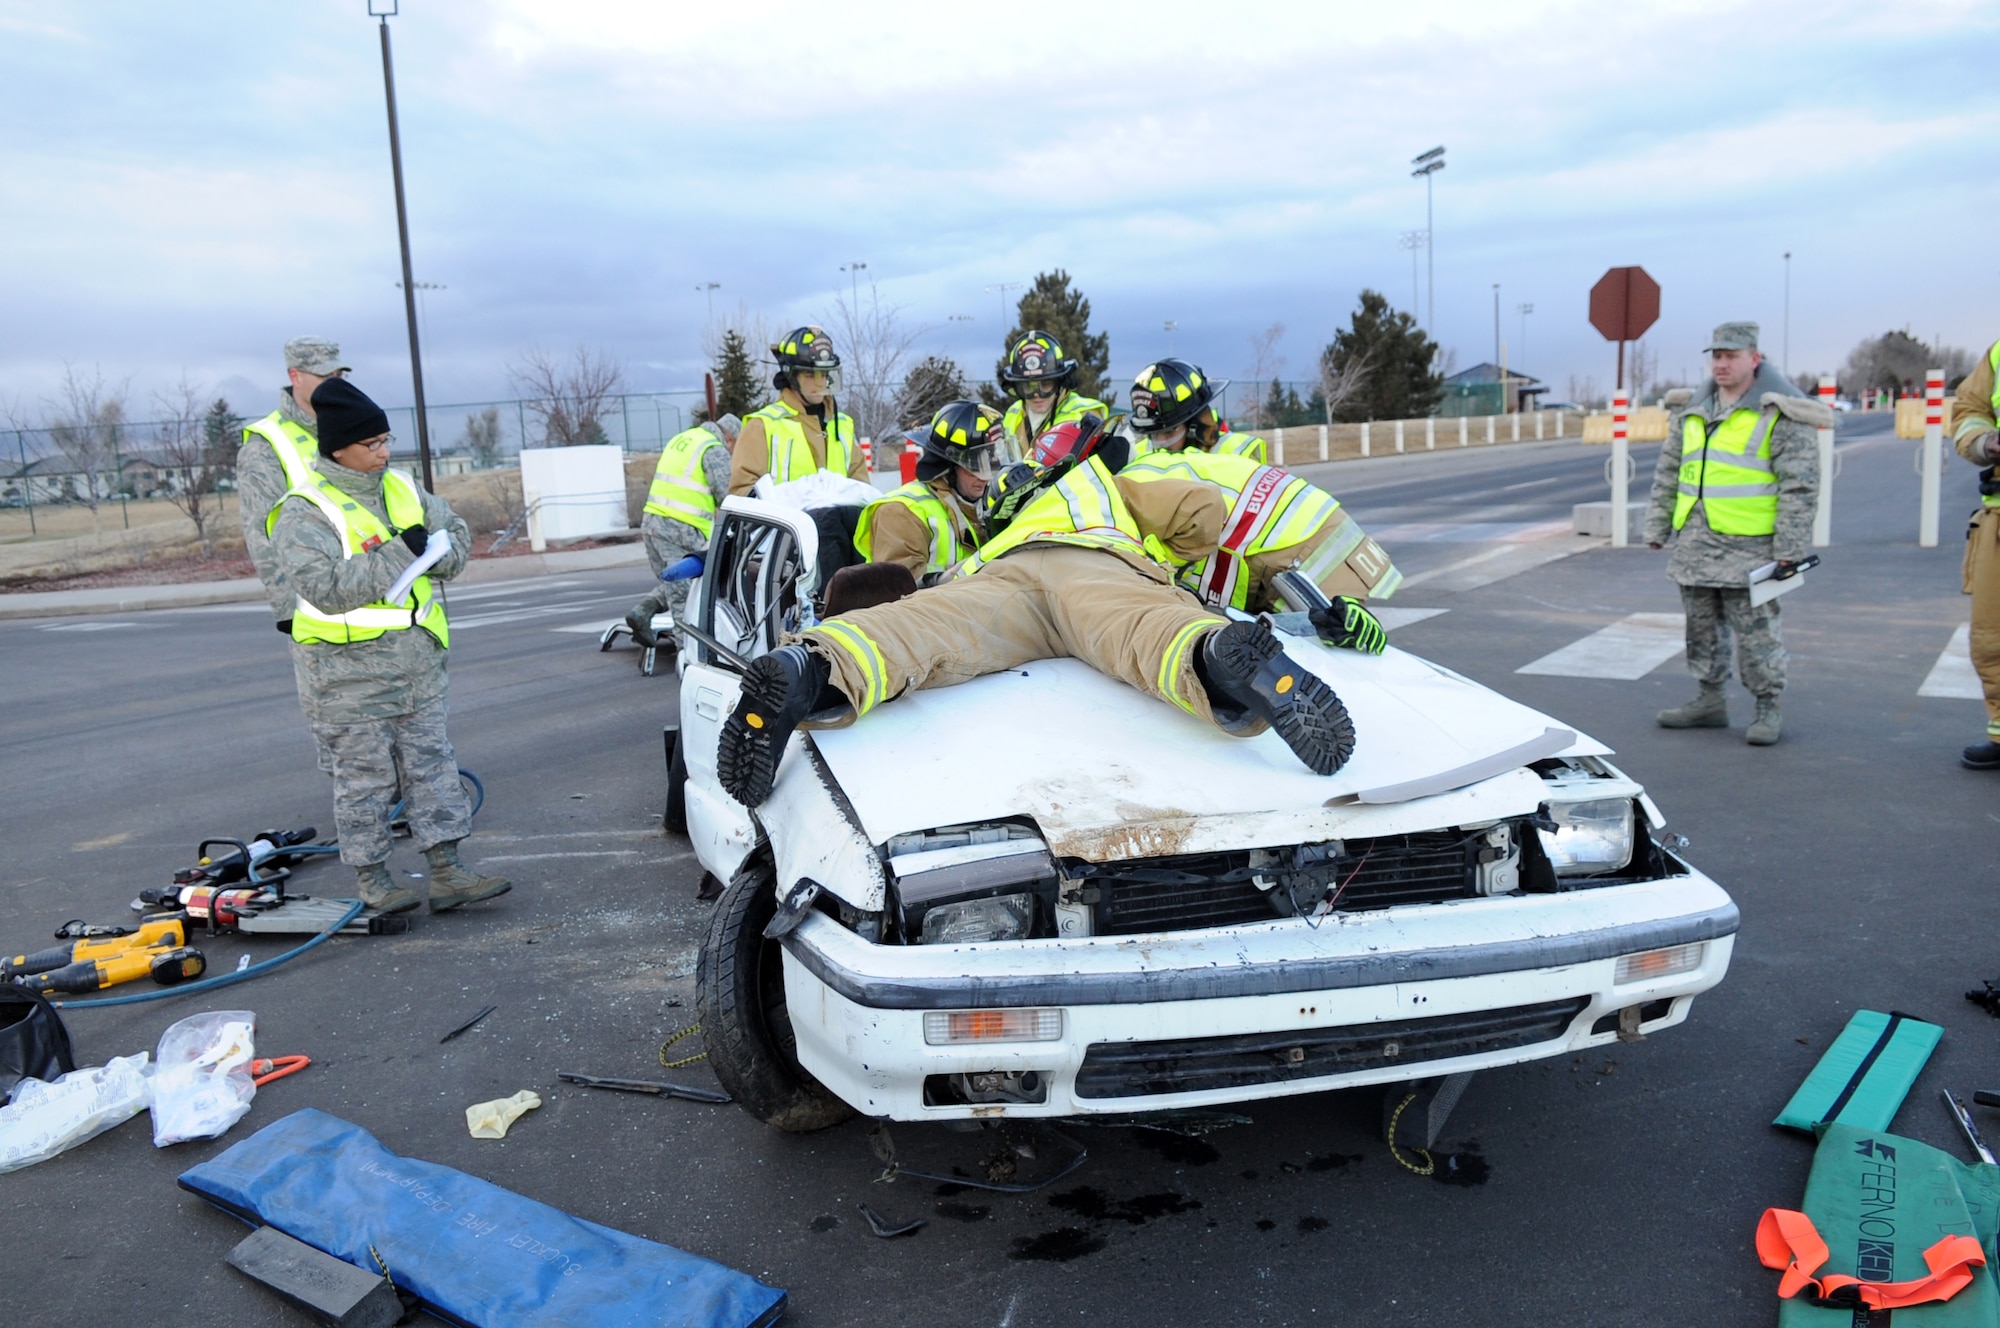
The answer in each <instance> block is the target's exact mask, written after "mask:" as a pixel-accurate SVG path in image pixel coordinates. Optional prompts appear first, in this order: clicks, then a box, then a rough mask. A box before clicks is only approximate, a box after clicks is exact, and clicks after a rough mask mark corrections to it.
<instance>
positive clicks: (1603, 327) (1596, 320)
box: [1590, 267, 1660, 549]
mask: <svg viewBox="0 0 2000 1328" xmlns="http://www.w3.org/2000/svg"><path fill="white" fill-rule="evenodd" d="M1659 317H1660V283H1659V282H1657V281H1654V280H1653V278H1652V277H1651V276H1650V275H1648V274H1647V272H1646V269H1645V268H1643V267H1614V268H1612V269H1611V270H1610V271H1609V272H1606V273H1605V274H1604V275H1603V276H1601V277H1599V278H1598V279H1597V284H1596V285H1595V286H1592V287H1591V288H1590V325H1591V326H1592V327H1594V328H1596V329H1597V330H1598V332H1599V333H1600V334H1602V336H1603V337H1604V339H1605V340H1606V341H1615V342H1617V343H1618V382H1617V384H1616V385H1615V388H1614V392H1615V395H1614V396H1613V398H1612V401H1613V405H1612V425H1611V547H1612V548H1614V549H1622V548H1624V547H1625V546H1626V545H1627V544H1628V543H1630V542H1631V541H1630V532H1629V530H1628V526H1629V524H1630V522H1629V518H1628V513H1629V512H1630V510H1631V495H1632V449H1631V441H1630V440H1629V439H1628V438H1627V436H1626V419H1627V413H1626V412H1627V409H1628V408H1627V404H1626V403H1627V400H1628V398H1627V397H1626V395H1625V343H1626V342H1628V341H1637V340H1638V339H1639V338H1640V337H1642V336H1644V335H1645V334H1646V329H1647V328H1649V327H1651V326H1652V325H1653V324H1654V323H1655V322H1657V321H1658V320H1659Z"/></svg>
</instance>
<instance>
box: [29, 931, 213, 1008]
mask: <svg viewBox="0 0 2000 1328" xmlns="http://www.w3.org/2000/svg"><path fill="white" fill-rule="evenodd" d="M207 969H208V960H207V959H206V958H205V957H204V956H203V955H202V953H201V951H200V950H197V949H195V948H194V947H193V946H191V945H189V944H187V930H186V928H185V927H184V925H183V924H182V922H181V919H180V918H178V917H169V918H152V919H148V920H147V921H145V922H142V923H140V924H139V930H138V931H136V932H133V933H131V934H130V935H126V936H101V937H89V938H86V939H84V940H79V941H71V942H70V943H69V944H67V945H57V946H52V947H50V948H49V949H47V950H38V951H36V952H35V953H34V954H23V955H14V956H12V957H10V958H7V959H0V981H5V982H14V983H18V984H19V985H21V986H23V987H28V988H30V989H32V990H34V991H40V992H67V993H71V994H78V993H83V992H91V991H101V990H103V989H104V988H106V987H111V986H116V985H117V984H118V983H120V982H131V981H133V980H134V979H136V978H143V977H150V978H152V979H153V981H155V982H157V983H159V984H160V985H161V986H163V987H170V986H172V985H174V984H175V983H177V982H185V981H186V980H187V979H189V978H198V977H200V976H201V975H202V974H203V973H204V972H206V971H207Z"/></svg>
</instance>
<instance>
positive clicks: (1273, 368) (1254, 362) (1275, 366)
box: [1243, 323, 1285, 429]
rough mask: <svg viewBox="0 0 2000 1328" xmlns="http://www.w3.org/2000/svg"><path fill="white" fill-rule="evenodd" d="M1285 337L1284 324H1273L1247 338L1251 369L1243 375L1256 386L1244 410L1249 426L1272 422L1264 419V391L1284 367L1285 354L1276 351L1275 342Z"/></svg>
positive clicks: (1265, 412)
mask: <svg viewBox="0 0 2000 1328" xmlns="http://www.w3.org/2000/svg"><path fill="white" fill-rule="evenodd" d="M1284 339H1285V325H1284V324H1283V323H1273V324H1271V325H1270V326H1269V327H1267V328H1265V329H1264V330H1263V331H1262V332H1258V333H1255V334H1253V335H1252V336H1251V338H1250V368H1249V370H1248V372H1246V373H1245V374H1244V377H1246V378H1248V379H1249V380H1250V381H1251V382H1252V383H1253V384H1255V388H1254V390H1253V391H1252V392H1251V394H1250V398H1249V400H1250V408H1249V409H1248V410H1246V411H1244V412H1243V413H1244V414H1246V415H1248V416H1250V423H1249V427H1251V428H1255V429H1268V428H1269V427H1270V426H1271V424H1272V421H1271V420H1270V419H1268V418H1266V417H1267V416H1269V415H1270V413H1271V412H1270V411H1268V410H1266V409H1265V404H1264V396H1263V394H1264V389H1265V387H1266V386H1267V385H1268V384H1269V383H1270V382H1271V380H1272V379H1274V378H1276V377H1277V376H1278V375H1279V374H1281V373H1283V372H1284V370H1285V357H1284V356H1282V355H1280V354H1278V343H1279V342H1280V341H1283V340H1284Z"/></svg>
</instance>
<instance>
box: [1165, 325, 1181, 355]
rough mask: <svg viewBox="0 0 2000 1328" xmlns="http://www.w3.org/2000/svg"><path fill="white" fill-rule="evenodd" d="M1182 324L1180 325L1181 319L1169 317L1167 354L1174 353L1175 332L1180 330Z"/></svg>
mask: <svg viewBox="0 0 2000 1328" xmlns="http://www.w3.org/2000/svg"><path fill="white" fill-rule="evenodd" d="M1180 326H1181V325H1180V323H1179V321H1178V320H1176V319H1172V318H1169V319H1168V320H1167V354H1168V355H1172V354H1173V353H1174V333H1176V332H1178V331H1180Z"/></svg>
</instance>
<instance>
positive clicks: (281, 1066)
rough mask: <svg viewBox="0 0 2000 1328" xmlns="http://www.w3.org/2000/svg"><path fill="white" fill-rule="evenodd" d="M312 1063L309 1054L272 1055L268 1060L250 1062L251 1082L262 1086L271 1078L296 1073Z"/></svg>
mask: <svg viewBox="0 0 2000 1328" xmlns="http://www.w3.org/2000/svg"><path fill="white" fill-rule="evenodd" d="M311 1064H312V1057H310V1056H273V1057H271V1058H269V1059H268V1060H258V1061H251V1062H250V1073H251V1075H252V1076H253V1077H252V1078H251V1080H250V1082H251V1083H253V1084H255V1085H257V1087H259V1088H262V1087H263V1086H264V1085H265V1084H268V1083H270V1082H271V1081H272V1080H273V1079H282V1078H284V1077H285V1076H286V1075H288V1074H297V1073H298V1072H299V1071H300V1070H303V1069H305V1068H306V1066H308V1065H311Z"/></svg>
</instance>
